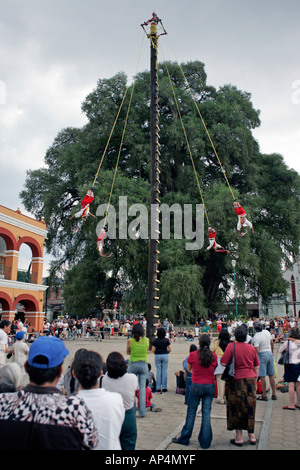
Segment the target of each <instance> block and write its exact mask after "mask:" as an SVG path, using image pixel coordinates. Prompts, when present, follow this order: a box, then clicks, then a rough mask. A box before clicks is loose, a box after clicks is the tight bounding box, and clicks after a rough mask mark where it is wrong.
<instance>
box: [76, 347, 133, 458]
mask: <svg viewBox="0 0 300 470" xmlns="http://www.w3.org/2000/svg"><path fill="white" fill-rule="evenodd" d="M72 368H73V375H74V377H76V378H77V380H78V382H79V388H78V393H77V396H78V397H79V398H82V400H83V401H84V402H85V403H86V405H87V407H88V408H89V409H90V410H91V412H92V415H93V418H94V421H95V423H96V427H97V430H98V444H97V446H96V447H95V450H121V444H120V433H121V428H122V424H123V421H124V417H125V409H124V405H123V400H122V397H121V395H120V394H119V393H114V392H110V391H108V390H106V389H104V388H99V382H98V379H99V377H100V376H101V375H102V373H103V362H102V358H101V356H100V354H98V353H96V352H94V351H87V350H86V349H81V350H80V352H79V353H78V354H76V357H75V359H74V364H73V367H72Z"/></svg>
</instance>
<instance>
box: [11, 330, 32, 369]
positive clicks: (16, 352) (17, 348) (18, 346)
mask: <svg viewBox="0 0 300 470" xmlns="http://www.w3.org/2000/svg"><path fill="white" fill-rule="evenodd" d="M28 352H29V347H28V346H27V344H26V343H25V331H18V332H17V333H16V342H15V343H14V344H13V348H12V353H13V356H12V360H13V361H14V362H17V363H18V364H19V366H20V367H21V369H22V373H23V375H25V373H26V372H25V368H24V364H25V362H26V361H27V358H28Z"/></svg>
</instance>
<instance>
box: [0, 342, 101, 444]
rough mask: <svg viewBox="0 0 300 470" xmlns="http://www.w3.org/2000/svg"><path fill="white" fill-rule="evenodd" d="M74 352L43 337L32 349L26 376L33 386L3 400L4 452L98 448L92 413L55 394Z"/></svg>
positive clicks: (79, 403)
mask: <svg viewBox="0 0 300 470" xmlns="http://www.w3.org/2000/svg"><path fill="white" fill-rule="evenodd" d="M68 353H69V351H68V350H67V349H66V347H65V344H64V342H63V341H62V340H60V339H58V338H56V337H52V336H40V337H39V338H37V339H36V340H35V341H34V342H33V343H32V345H31V347H30V349H29V354H28V359H27V362H26V364H25V370H26V372H27V373H28V375H29V380H30V383H29V384H28V385H27V386H26V387H24V388H23V389H22V390H21V391H17V392H14V393H2V394H0V449H1V450H5V451H8V450H15V448H16V443H17V448H18V450H19V451H21V450H27V451H28V450H39V451H40V450H56V451H57V450H84V449H92V448H94V447H95V446H96V445H97V442H98V433H97V428H96V426H95V423H94V420H93V417H92V414H91V411H90V410H89V409H88V408H87V406H86V405H85V403H84V401H83V400H82V399H81V398H79V397H77V396H71V397H67V396H64V395H63V394H62V393H60V391H59V390H58V389H57V388H56V384H57V383H58V381H59V378H60V376H61V374H62V371H63V362H64V359H65V357H66V356H67V355H68Z"/></svg>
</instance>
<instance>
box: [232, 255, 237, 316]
mask: <svg viewBox="0 0 300 470" xmlns="http://www.w3.org/2000/svg"><path fill="white" fill-rule="evenodd" d="M231 264H232V267H233V277H234V294H235V316H236V321H238V307H237V291H236V280H235V266H236V261H235V259H233V260H232V261H231Z"/></svg>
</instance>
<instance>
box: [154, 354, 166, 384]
mask: <svg viewBox="0 0 300 470" xmlns="http://www.w3.org/2000/svg"><path fill="white" fill-rule="evenodd" d="M168 365H169V354H155V367H156V390H159V391H160V390H161V388H162V389H163V390H166V389H167V382H168Z"/></svg>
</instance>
